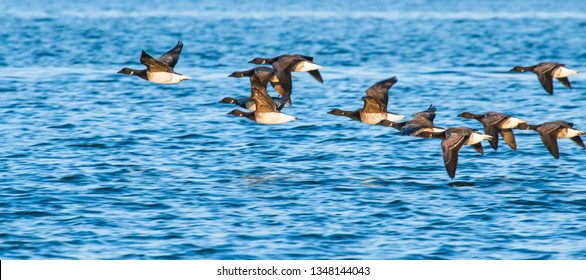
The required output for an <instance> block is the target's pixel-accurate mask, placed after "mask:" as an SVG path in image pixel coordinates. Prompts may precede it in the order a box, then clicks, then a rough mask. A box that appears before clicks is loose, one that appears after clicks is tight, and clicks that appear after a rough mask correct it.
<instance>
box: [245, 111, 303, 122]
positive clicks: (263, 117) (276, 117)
mask: <svg viewBox="0 0 586 280" xmlns="http://www.w3.org/2000/svg"><path fill="white" fill-rule="evenodd" d="M254 115H255V118H256V122H257V123H262V124H281V123H286V122H290V121H294V120H297V118H296V117H293V116H289V115H286V114H283V113H278V112H269V113H257V112H255V113H254Z"/></svg>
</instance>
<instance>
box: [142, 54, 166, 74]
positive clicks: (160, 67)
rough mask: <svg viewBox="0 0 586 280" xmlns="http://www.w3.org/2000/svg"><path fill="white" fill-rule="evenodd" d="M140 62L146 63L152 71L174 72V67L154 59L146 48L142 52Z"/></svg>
mask: <svg viewBox="0 0 586 280" xmlns="http://www.w3.org/2000/svg"><path fill="white" fill-rule="evenodd" d="M140 63H141V64H144V65H145V66H146V67H147V69H148V70H149V71H150V72H170V73H173V69H171V68H170V67H169V66H167V64H164V63H162V62H160V61H158V60H156V59H154V58H153V57H152V56H150V55H149V54H148V53H146V52H145V51H144V50H143V51H142V54H141V55H140Z"/></svg>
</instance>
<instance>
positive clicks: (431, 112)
mask: <svg viewBox="0 0 586 280" xmlns="http://www.w3.org/2000/svg"><path fill="white" fill-rule="evenodd" d="M435 109H436V108H435V106H433V104H431V105H430V106H429V108H427V110H425V111H421V112H417V113H415V114H413V119H425V120H428V121H430V122H432V123H433V120H434V119H435Z"/></svg>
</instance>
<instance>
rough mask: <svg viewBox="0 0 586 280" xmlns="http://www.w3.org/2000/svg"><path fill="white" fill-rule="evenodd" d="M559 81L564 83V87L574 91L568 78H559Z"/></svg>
mask: <svg viewBox="0 0 586 280" xmlns="http://www.w3.org/2000/svg"><path fill="white" fill-rule="evenodd" d="M557 79H558V81H560V83H562V85H564V86H566V87H567V88H569V89H572V85H571V84H570V80H568V78H567V77H566V78H557Z"/></svg>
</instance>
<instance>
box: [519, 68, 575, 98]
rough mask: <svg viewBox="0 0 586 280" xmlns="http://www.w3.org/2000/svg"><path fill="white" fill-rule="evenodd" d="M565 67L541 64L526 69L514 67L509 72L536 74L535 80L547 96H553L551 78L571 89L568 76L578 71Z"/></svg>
mask: <svg viewBox="0 0 586 280" xmlns="http://www.w3.org/2000/svg"><path fill="white" fill-rule="evenodd" d="M565 66H566V65H565V64H559V63H555V62H541V63H539V64H537V65H533V66H527V67H523V66H515V67H514V68H513V69H511V70H510V71H509V72H526V71H529V72H533V73H535V74H537V78H538V79H539V82H541V85H542V86H543V88H544V89H545V90H546V91H547V92H549V94H553V78H556V79H558V81H560V83H562V85H564V86H566V87H567V88H569V89H572V85H571V84H570V80H568V76H570V75H574V74H578V73H579V72H578V71H576V70H572V69H568V68H566V67H565Z"/></svg>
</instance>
